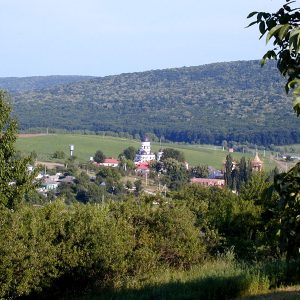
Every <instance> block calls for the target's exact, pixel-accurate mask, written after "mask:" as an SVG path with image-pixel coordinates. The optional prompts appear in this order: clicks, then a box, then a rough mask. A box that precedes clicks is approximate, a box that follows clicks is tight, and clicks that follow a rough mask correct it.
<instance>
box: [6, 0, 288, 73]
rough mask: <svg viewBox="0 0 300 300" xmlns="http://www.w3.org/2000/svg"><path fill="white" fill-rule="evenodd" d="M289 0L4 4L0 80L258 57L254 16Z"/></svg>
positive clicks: (260, 44) (16, 0)
mask: <svg viewBox="0 0 300 300" xmlns="http://www.w3.org/2000/svg"><path fill="white" fill-rule="evenodd" d="M284 2H285V1H284V0H226V1H224V0H214V1H201V0H148V1H145V0H26V1H24V0H0V7H1V10H0V43H1V44H0V77H11V76H14V77H23V76H41V75H93V76H106V75H113V74H121V73H129V72H140V71H146V70H153V69H164V68H173V67H182V66H197V65H203V64H208V63H213V62H224V61H237V60H251V59H260V58H261V57H262V55H263V54H264V52H266V51H267V49H268V48H267V46H266V44H265V40H261V41H259V40H258V36H259V32H258V28H250V29H245V27H246V26H247V25H248V23H249V22H250V21H249V20H247V19H246V17H247V15H248V14H249V13H250V12H251V11H268V12H275V11H277V10H278V9H279V8H280V6H281V5H282V4H283V3H284Z"/></svg>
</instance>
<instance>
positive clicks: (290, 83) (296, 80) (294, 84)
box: [288, 79, 300, 89]
mask: <svg viewBox="0 0 300 300" xmlns="http://www.w3.org/2000/svg"><path fill="white" fill-rule="evenodd" d="M299 83H300V79H294V80H292V81H290V82H289V83H288V87H289V88H290V89H293V88H295V86H296V85H297V84H299Z"/></svg>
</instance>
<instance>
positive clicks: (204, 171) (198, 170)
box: [191, 165, 209, 178]
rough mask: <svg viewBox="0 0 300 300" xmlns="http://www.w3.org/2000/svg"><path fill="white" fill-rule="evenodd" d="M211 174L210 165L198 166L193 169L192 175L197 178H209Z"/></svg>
mask: <svg viewBox="0 0 300 300" xmlns="http://www.w3.org/2000/svg"><path fill="white" fill-rule="evenodd" d="M208 175H209V172H208V166H201V165H199V166H196V167H193V168H192V169H191V176H192V177H196V178H207V177H208Z"/></svg>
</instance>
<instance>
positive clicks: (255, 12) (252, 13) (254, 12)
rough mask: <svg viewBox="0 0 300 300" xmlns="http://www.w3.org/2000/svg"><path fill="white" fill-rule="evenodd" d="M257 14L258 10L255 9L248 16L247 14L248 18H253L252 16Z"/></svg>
mask: <svg viewBox="0 0 300 300" xmlns="http://www.w3.org/2000/svg"><path fill="white" fill-rule="evenodd" d="M256 14H258V12H257V11H253V12H251V13H250V14H249V15H248V16H247V19H249V18H251V17H253V16H255V15H256Z"/></svg>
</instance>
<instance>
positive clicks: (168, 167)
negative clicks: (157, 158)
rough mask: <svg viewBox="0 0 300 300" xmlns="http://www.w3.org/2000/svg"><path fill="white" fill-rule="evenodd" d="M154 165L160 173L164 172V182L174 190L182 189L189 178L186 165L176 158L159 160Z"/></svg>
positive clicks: (162, 179) (162, 178)
mask: <svg viewBox="0 0 300 300" xmlns="http://www.w3.org/2000/svg"><path fill="white" fill-rule="evenodd" d="M154 167H155V168H156V169H157V171H158V172H159V173H162V177H161V181H162V183H163V184H166V185H167V186H168V187H169V188H170V189H172V190H178V189H180V188H181V187H182V186H183V185H185V184H186V183H187V182H188V180H189V177H188V171H187V169H186V167H185V165H184V164H183V163H181V162H179V161H177V160H176V159H174V158H167V159H165V160H163V161H161V162H157V163H156V164H155V165H154Z"/></svg>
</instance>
